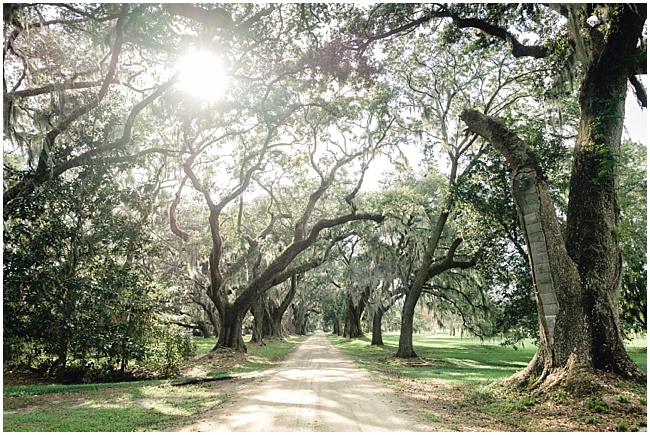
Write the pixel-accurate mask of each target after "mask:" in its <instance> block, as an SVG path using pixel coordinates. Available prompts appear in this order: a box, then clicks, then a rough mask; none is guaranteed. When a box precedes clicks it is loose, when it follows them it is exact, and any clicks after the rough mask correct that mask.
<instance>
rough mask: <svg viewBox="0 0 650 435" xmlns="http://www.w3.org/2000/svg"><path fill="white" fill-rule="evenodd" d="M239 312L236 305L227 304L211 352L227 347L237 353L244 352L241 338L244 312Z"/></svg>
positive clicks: (244, 347)
mask: <svg viewBox="0 0 650 435" xmlns="http://www.w3.org/2000/svg"><path fill="white" fill-rule="evenodd" d="M242 311H243V310H239V309H238V307H237V305H234V304H227V305H226V306H225V310H224V314H223V315H222V316H221V325H220V334H219V339H218V340H217V344H216V345H215V346H214V348H213V349H212V350H217V349H218V348H221V347H229V348H231V349H233V350H235V351H238V352H246V345H245V344H244V340H243V338H242V322H243V320H244V315H245V314H246V311H243V312H242Z"/></svg>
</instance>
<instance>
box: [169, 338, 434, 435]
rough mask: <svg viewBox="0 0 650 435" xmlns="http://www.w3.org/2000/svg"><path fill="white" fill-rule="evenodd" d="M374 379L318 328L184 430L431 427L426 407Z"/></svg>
mask: <svg viewBox="0 0 650 435" xmlns="http://www.w3.org/2000/svg"><path fill="white" fill-rule="evenodd" d="M413 408H414V406H413V405H411V404H409V403H407V402H405V401H404V400H403V399H401V398H399V397H397V396H396V395H395V394H394V393H393V392H392V391H391V390H390V389H388V388H387V387H385V386H383V385H381V384H380V383H379V382H377V381H375V380H373V379H371V378H370V376H369V374H368V373H366V372H364V371H363V370H361V369H359V368H357V367H356V366H354V364H353V362H352V361H351V360H350V359H349V358H348V357H347V356H346V355H344V354H343V353H341V352H340V351H339V350H338V349H336V348H335V347H334V346H332V344H331V343H330V342H329V341H328V340H327V338H326V337H325V335H324V334H323V333H322V332H321V333H316V334H315V335H313V336H312V337H310V338H309V339H307V340H306V341H305V342H304V343H302V345H301V346H300V347H299V348H298V349H297V350H296V351H295V352H294V353H293V354H292V355H290V356H289V358H288V359H287V360H286V361H284V363H282V365H281V366H280V367H279V368H278V369H277V370H276V371H274V373H272V374H271V375H270V376H269V377H268V378H267V379H264V380H262V381H261V382H257V383H249V384H247V385H246V386H245V388H244V389H242V391H240V392H239V393H238V394H237V395H236V397H235V398H234V401H233V402H230V403H229V404H228V405H226V406H224V407H223V408H219V409H217V410H215V411H214V412H212V413H210V415H209V416H208V415H206V416H204V419H203V420H202V421H199V422H197V423H195V424H193V425H191V426H189V427H185V428H182V429H181V430H183V431H222V432H285V431H300V432H357V431H359V432H380V431H389V432H403V431H417V432H423V431H427V430H430V428H429V427H427V424H426V419H425V417H424V415H423V414H422V412H420V411H418V410H417V409H413Z"/></svg>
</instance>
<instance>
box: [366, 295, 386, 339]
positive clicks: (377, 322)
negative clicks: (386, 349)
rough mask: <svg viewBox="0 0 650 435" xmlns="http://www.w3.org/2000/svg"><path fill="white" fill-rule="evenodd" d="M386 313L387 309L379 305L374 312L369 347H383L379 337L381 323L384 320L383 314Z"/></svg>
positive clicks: (380, 336)
mask: <svg viewBox="0 0 650 435" xmlns="http://www.w3.org/2000/svg"><path fill="white" fill-rule="evenodd" d="M386 311H388V308H384V307H383V306H382V305H381V303H380V304H379V306H378V307H377V309H376V310H375V314H374V315H373V316H372V341H371V343H370V344H371V345H374V346H383V345H384V340H383V337H382V335H381V321H382V319H383V318H384V313H385V312H386Z"/></svg>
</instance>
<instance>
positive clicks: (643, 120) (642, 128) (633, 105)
mask: <svg viewBox="0 0 650 435" xmlns="http://www.w3.org/2000/svg"><path fill="white" fill-rule="evenodd" d="M639 78H640V79H641V82H642V83H643V85H644V86H645V88H646V90H647V89H648V76H647V75H644V76H640V77H639ZM625 130H627V131H625ZM625 130H624V131H623V138H629V139H632V140H633V141H634V142H640V143H642V144H644V145H645V146H646V148H648V109H643V110H641V108H640V107H639V103H637V101H636V97H635V96H634V93H633V92H632V91H628V95H627V98H626V99H625Z"/></svg>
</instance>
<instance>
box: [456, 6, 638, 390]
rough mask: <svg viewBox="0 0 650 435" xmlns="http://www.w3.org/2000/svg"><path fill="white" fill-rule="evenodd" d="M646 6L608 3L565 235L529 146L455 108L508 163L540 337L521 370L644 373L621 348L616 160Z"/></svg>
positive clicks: (589, 79)
mask: <svg viewBox="0 0 650 435" xmlns="http://www.w3.org/2000/svg"><path fill="white" fill-rule="evenodd" d="M639 11H641V12H643V13H642V14H641V15H640V14H639ZM645 11H646V5H645V4H644V5H640V4H639V5H634V7H631V6H629V5H628V6H621V5H616V6H615V7H612V8H611V11H610V12H611V15H610V23H609V30H608V31H607V34H606V35H605V40H604V44H603V45H602V47H600V48H599V49H598V51H594V52H593V53H591V56H592V57H591V59H590V62H588V65H587V70H586V73H585V76H584V79H583V82H582V87H581V93H580V108H581V119H580V130H579V134H578V138H577V140H576V147H575V157H574V162H573V168H572V173H571V181H570V194H569V205H568V212H567V229H566V239H564V238H563V237H562V233H561V231H560V226H559V222H558V219H557V217H556V215H555V208H554V204H553V203H552V201H551V197H550V194H549V191H548V186H547V185H546V180H545V176H544V173H543V170H542V169H541V168H540V167H539V166H538V164H537V161H536V158H535V156H534V153H533V152H532V150H531V148H530V147H529V146H528V144H526V143H524V142H523V141H522V140H521V139H519V138H518V137H517V136H516V135H515V134H514V133H513V132H511V131H510V130H509V129H508V128H507V127H506V126H505V125H503V124H502V123H501V122H500V121H498V120H496V119H494V118H490V117H487V116H485V115H482V114H481V113H479V112H477V111H470V110H467V111H465V112H463V114H462V115H461V118H462V119H463V121H465V123H466V124H467V126H468V128H469V130H471V131H473V132H475V133H478V134H480V135H481V136H483V137H484V138H486V139H487V140H489V141H490V142H491V143H492V144H494V146H495V147H496V148H497V149H499V151H500V152H501V153H502V154H503V155H504V156H505V157H506V159H507V160H508V162H509V164H510V167H511V168H512V170H513V174H512V194H513V198H514V201H515V204H516V206H517V210H518V212H519V217H520V221H521V224H522V228H523V230H524V235H525V237H526V244H527V247H528V255H529V261H530V265H531V271H532V275H533V281H534V286H535V294H536V299H537V309H538V314H539V324H540V335H541V337H542V340H541V343H540V348H539V349H540V350H539V352H538V354H537V355H536V357H535V359H534V360H533V361H532V362H531V364H530V365H529V367H528V369H527V370H526V371H525V372H524V377H526V376H528V375H535V376H539V375H540V374H542V375H543V374H544V373H549V372H550V371H552V370H554V369H567V368H571V369H576V368H578V369H586V370H593V369H602V370H607V371H610V372H613V373H616V374H619V375H621V376H624V377H626V378H630V379H636V380H640V381H643V380H644V379H645V375H644V374H643V372H642V371H641V370H640V369H639V368H638V367H637V366H636V365H635V364H634V363H633V362H632V361H631V359H630V358H629V356H628V355H627V352H626V351H625V348H624V346H623V341H622V339H621V334H620V327H619V323H618V301H619V294H620V281H621V267H622V262H621V252H620V247H619V244H618V235H617V223H618V213H619V210H618V199H617V186H618V169H617V162H616V156H617V155H618V152H619V148H620V140H621V133H622V127H623V118H624V115H625V109H624V100H625V95H626V90H627V81H628V78H629V77H630V75H631V74H632V70H633V63H634V60H633V57H634V55H635V53H636V46H637V42H638V39H639V37H640V35H641V31H642V28H643V23H644V21H645V15H646V12H645ZM533 145H534V144H533ZM542 377H543V376H542Z"/></svg>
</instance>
